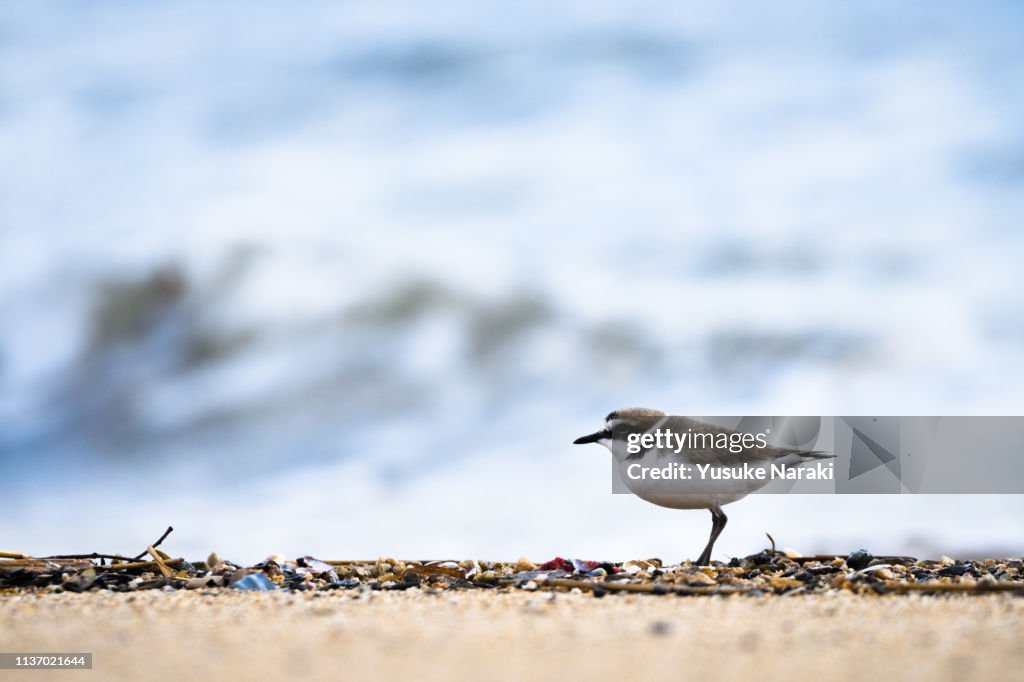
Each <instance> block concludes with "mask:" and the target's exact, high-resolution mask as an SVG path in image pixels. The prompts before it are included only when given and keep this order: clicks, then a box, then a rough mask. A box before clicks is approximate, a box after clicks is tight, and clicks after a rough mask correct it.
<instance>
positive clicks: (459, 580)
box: [0, 527, 1024, 598]
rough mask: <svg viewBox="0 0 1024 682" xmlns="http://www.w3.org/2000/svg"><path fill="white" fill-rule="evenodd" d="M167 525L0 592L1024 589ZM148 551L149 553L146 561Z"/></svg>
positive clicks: (914, 567) (1014, 576)
mask: <svg viewBox="0 0 1024 682" xmlns="http://www.w3.org/2000/svg"><path fill="white" fill-rule="evenodd" d="M172 530H173V529H172V528H171V527H168V529H167V530H166V531H165V532H164V534H163V535H161V536H160V538H158V539H157V541H156V542H153V543H152V544H149V545H147V546H146V550H145V552H143V553H142V554H141V555H132V554H130V553H129V554H100V553H90V554H68V555H54V556H48V557H33V556H30V555H27V554H24V553H21V552H8V551H3V552H0V592H7V593H10V592H88V591H94V590H110V591H115V592H126V591H135V590H164V591H175V590H219V589H236V590H243V591H257V592H262V591H270V590H283V591H291V592H316V591H321V590H353V591H354V592H356V593H359V594H363V593H366V592H373V591H377V590H387V591H404V590H417V591H424V592H426V593H428V594H430V593H436V592H437V591H440V590H471V589H475V590H498V591H516V590H525V591H548V592H550V593H552V594H554V593H556V592H569V593H580V592H590V593H592V594H593V596H595V597H598V598H600V597H605V596H608V595H615V594H618V593H623V592H626V593H631V594H649V595H679V596H728V595H747V596H751V597H757V596H763V595H787V596H794V597H796V598H799V596H800V595H804V594H816V593H823V592H834V591H847V592H852V593H855V594H863V595H873V594H888V593H896V594H902V593H909V592H916V593H922V594H983V593H990V592H1011V593H1015V594H1020V595H1022V596H1024V560H1022V559H1021V558H1007V559H986V560H955V559H952V558H949V557H941V558H939V559H935V560H932V559H921V560H918V559H916V558H914V557H901V556H875V555H872V554H871V553H869V552H868V551H867V550H864V549H858V550H856V551H854V552H851V553H849V554H846V555H842V554H818V555H813V556H798V555H796V553H795V552H793V551H791V550H789V551H779V550H776V549H774V547H771V548H768V549H764V550H762V551H760V552H757V553H756V554H751V555H749V556H746V557H735V558H733V559H732V560H730V561H729V562H727V563H721V562H715V563H713V564H712V565H711V566H697V565H695V564H693V563H692V562H689V561H684V562H681V563H678V564H671V563H665V562H663V561H662V560H661V559H658V558H648V559H632V560H629V561H624V562H610V561H592V560H584V559H573V558H568V557H562V556H556V557H554V558H553V559H551V560H549V561H545V562H542V563H534V562H532V561H530V560H529V559H527V558H525V557H524V558H520V559H518V560H516V561H509V562H502V561H483V560H477V559H467V560H462V561H452V560H413V559H396V558H394V557H378V558H377V559H367V560H356V559H345V560H325V559H319V558H316V557H313V556H309V555H305V556H301V557H298V558H296V559H294V560H291V559H288V558H286V557H285V556H283V555H280V554H275V555H271V556H269V557H268V558H267V559H266V560H264V561H262V562H260V563H257V564H255V565H252V566H244V565H241V564H238V563H235V562H232V561H229V560H226V559H223V558H221V557H220V556H218V555H217V553H216V552H212V553H210V555H209V556H208V557H207V558H206V560H205V561H193V562H189V561H186V560H185V559H184V558H183V557H177V558H175V557H173V556H172V555H170V554H167V553H166V552H164V551H163V550H161V549H159V548H158V547H157V545H159V544H161V543H162V542H164V541H165V540H167V538H168V536H169V535H170V533H171V531H172ZM147 555H148V560H143V559H144V558H146V557H147Z"/></svg>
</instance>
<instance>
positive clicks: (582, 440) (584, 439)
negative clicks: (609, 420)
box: [572, 429, 612, 445]
mask: <svg viewBox="0 0 1024 682" xmlns="http://www.w3.org/2000/svg"><path fill="white" fill-rule="evenodd" d="M611 437H612V434H611V433H610V432H609V431H608V429H604V430H602V431H598V432H596V433H592V434H590V435H589V436H580V437H579V438H577V439H576V440H574V441H573V442H572V444H573V445H586V444H587V443H596V442H597V441H599V440H602V439H604V438H611Z"/></svg>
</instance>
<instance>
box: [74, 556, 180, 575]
mask: <svg viewBox="0 0 1024 682" xmlns="http://www.w3.org/2000/svg"><path fill="white" fill-rule="evenodd" d="M160 561H161V562H162V563H163V564H164V567H165V568H169V565H173V564H180V563H181V562H183V561H185V559H184V558H181V557H179V558H177V559H171V560H170V561H166V560H163V559H161V560H160ZM159 566H160V564H159V563H157V562H156V561H132V562H129V563H125V564H110V565H109V566H102V567H96V566H93V567H92V568H102V569H103V570H104V571H134V570H138V569H142V568H158V567H159ZM161 573H163V571H161Z"/></svg>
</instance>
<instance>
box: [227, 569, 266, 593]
mask: <svg viewBox="0 0 1024 682" xmlns="http://www.w3.org/2000/svg"><path fill="white" fill-rule="evenodd" d="M245 570H246V569H243V571H245ZM231 587H233V588H235V589H236V590H254V591H257V592H265V591H267V590H273V589H275V588H277V585H275V584H274V583H272V582H271V581H270V578H268V577H267V576H265V575H264V574H263V573H261V572H250V573H248V575H245V576H242V577H241V578H239V579H238V580H235V579H233V578H232V580H231Z"/></svg>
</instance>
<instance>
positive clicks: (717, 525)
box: [697, 504, 729, 566]
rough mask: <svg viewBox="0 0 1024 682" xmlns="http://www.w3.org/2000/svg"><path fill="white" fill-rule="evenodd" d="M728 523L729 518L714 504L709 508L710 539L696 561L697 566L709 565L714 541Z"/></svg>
mask: <svg viewBox="0 0 1024 682" xmlns="http://www.w3.org/2000/svg"><path fill="white" fill-rule="evenodd" d="M728 521H729V517H727V516H726V515H725V512H723V511H722V508H721V507H719V506H718V505H717V504H716V505H715V506H714V507H712V508H711V537H710V538H708V546H707V547H705V548H704V551H703V552H701V553H700V558H699V559H697V565H698V566H707V565H709V564H710V563H711V550H712V549H714V547H715V540H717V539H718V536H719V535H721V534H722V530H724V529H725V524H726V522H728Z"/></svg>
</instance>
